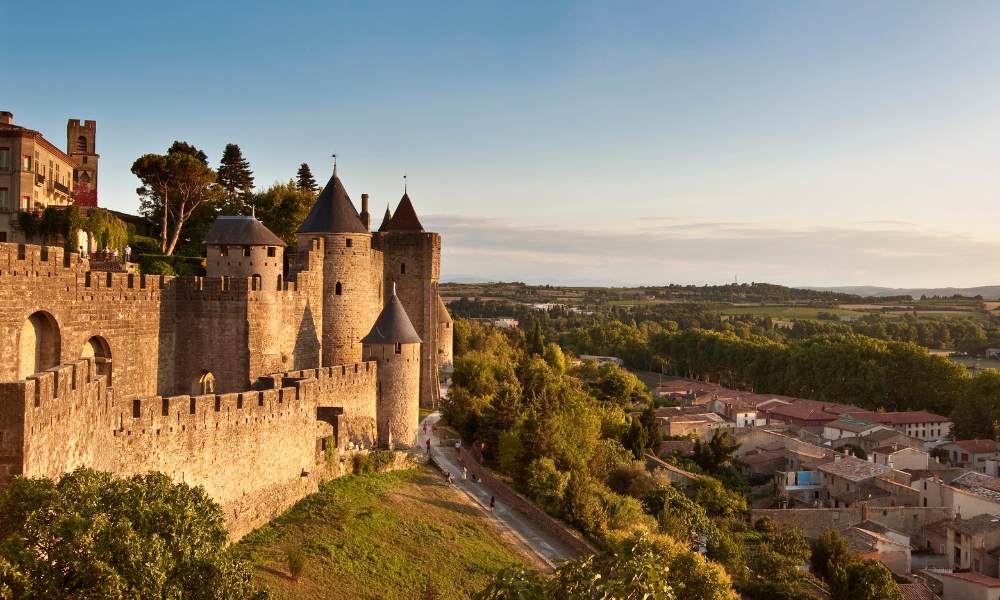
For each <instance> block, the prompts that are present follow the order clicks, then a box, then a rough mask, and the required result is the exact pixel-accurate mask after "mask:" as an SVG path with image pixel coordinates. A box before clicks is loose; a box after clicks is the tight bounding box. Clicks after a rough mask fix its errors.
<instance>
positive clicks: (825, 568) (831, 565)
mask: <svg viewBox="0 0 1000 600" xmlns="http://www.w3.org/2000/svg"><path fill="white" fill-rule="evenodd" d="M855 560H857V557H856V555H855V554H854V553H853V552H851V548H850V546H849V545H848V544H847V540H845V539H844V538H843V537H841V535H840V533H839V532H838V531H837V530H836V529H828V530H826V531H824V532H823V533H822V534H821V535H820V536H819V539H817V540H816V541H815V542H813V544H812V554H811V555H810V556H809V570H810V572H812V574H813V575H815V576H816V577H819V578H820V579H823V580H825V581H829V580H830V576H831V574H832V573H834V572H836V570H837V569H843V568H845V567H846V566H847V565H848V564H850V563H851V562H854V561H855Z"/></svg>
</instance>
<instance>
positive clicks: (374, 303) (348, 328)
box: [322, 233, 382, 366]
mask: <svg viewBox="0 0 1000 600" xmlns="http://www.w3.org/2000/svg"><path fill="white" fill-rule="evenodd" d="M371 239H372V236H371V234H368V233H352V234H347V233H344V234H328V235H325V236H323V241H324V246H325V248H324V258H323V292H324V298H323V324H324V327H323V330H322V331H323V334H322V340H323V343H322V345H323V363H322V364H323V366H331V365H342V364H348V363H354V362H357V361H359V360H361V351H362V348H361V338H363V337H364V336H365V335H367V334H368V331H369V330H371V327H372V325H373V324H374V323H375V319H376V318H377V317H378V313H379V310H380V309H381V308H382V303H381V302H380V288H381V285H380V283H381V277H380V276H378V277H376V274H380V272H381V268H380V267H379V266H378V265H381V262H382V255H381V253H380V252H379V251H377V250H374V249H372V247H371ZM348 242H350V243H351V245H350V246H348V245H347V243H348ZM373 280H375V281H377V282H378V284H376V283H375V281H373ZM338 286H339V288H338ZM338 289H339V291H340V293H339V294H338V293H337V291H338Z"/></svg>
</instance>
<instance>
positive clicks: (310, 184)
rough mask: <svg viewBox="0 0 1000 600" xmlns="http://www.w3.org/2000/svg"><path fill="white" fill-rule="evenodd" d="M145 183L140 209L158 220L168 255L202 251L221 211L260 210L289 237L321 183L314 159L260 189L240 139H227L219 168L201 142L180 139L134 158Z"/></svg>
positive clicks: (260, 215) (159, 234) (262, 216)
mask: <svg viewBox="0 0 1000 600" xmlns="http://www.w3.org/2000/svg"><path fill="white" fill-rule="evenodd" d="M132 173H133V174H134V175H135V176H136V177H137V178H138V179H139V181H140V183H141V185H140V186H139V187H138V188H137V190H136V192H137V193H138V195H139V198H140V204H139V212H140V214H142V215H143V216H144V217H146V218H147V219H148V220H149V222H150V223H151V224H152V228H153V230H154V231H155V233H156V235H157V237H158V246H157V247H156V248H146V249H145V250H148V251H156V252H159V253H161V254H163V255H164V256H171V255H174V254H175V253H180V254H185V255H191V256H201V255H203V254H204V249H203V247H202V244H201V242H202V239H203V238H204V235H205V233H206V232H207V231H208V228H209V227H210V226H211V224H212V223H213V222H214V221H215V219H216V218H217V217H219V216H220V215H245V214H250V213H251V212H254V213H255V214H256V216H257V218H258V219H260V220H261V221H262V222H263V223H264V224H265V225H266V226H267V227H268V228H269V229H271V230H272V231H274V233H275V234H277V235H278V236H279V237H281V238H282V239H283V240H285V242H287V243H294V241H295V230H296V229H297V228H298V226H299V224H300V223H301V222H302V220H303V219H304V218H305V216H306V214H307V213H308V211H309V209H310V208H311V207H312V204H313V202H314V201H315V198H316V193H317V191H318V186H317V184H316V180H315V179H314V178H313V175H312V172H311V171H310V169H309V165H307V164H306V163H302V164H301V165H300V166H299V170H298V172H297V174H296V178H295V179H294V180H291V179H290V180H289V181H287V182H278V183H275V184H272V185H271V186H269V187H268V188H266V189H263V190H255V189H254V176H253V171H252V170H251V167H250V163H249V161H248V160H247V159H246V158H245V157H244V156H243V153H242V151H241V150H240V147H239V146H238V145H237V144H227V145H226V147H225V149H224V150H223V153H222V157H221V158H220V160H219V167H218V169H213V168H212V167H211V166H210V165H209V162H208V155H207V154H206V153H205V152H204V151H202V150H200V149H199V148H197V147H195V146H193V145H191V144H189V143H187V142H182V141H175V142H174V143H173V144H172V145H171V146H170V147H169V148H168V149H167V151H166V153H164V154H155V153H153V154H145V155H143V156H141V157H139V158H138V159H136V160H135V162H134V163H133V164H132Z"/></svg>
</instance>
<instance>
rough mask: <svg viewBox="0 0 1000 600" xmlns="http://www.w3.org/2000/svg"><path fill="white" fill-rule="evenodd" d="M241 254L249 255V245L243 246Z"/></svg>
mask: <svg viewBox="0 0 1000 600" xmlns="http://www.w3.org/2000/svg"><path fill="white" fill-rule="evenodd" d="M243 256H250V246H243Z"/></svg>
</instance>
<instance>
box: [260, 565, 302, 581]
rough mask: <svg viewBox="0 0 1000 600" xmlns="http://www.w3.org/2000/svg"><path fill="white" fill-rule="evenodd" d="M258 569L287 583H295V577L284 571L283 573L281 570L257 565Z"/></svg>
mask: <svg viewBox="0 0 1000 600" xmlns="http://www.w3.org/2000/svg"><path fill="white" fill-rule="evenodd" d="M256 567H257V570H258V571H263V572H265V573H270V574H271V575H274V576H275V577H279V578H281V579H284V580H285V581H295V578H294V577H292V576H291V575H289V574H288V573H285V572H284V571H281V570H279V569H275V568H274V567H269V566H267V565H256Z"/></svg>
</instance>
